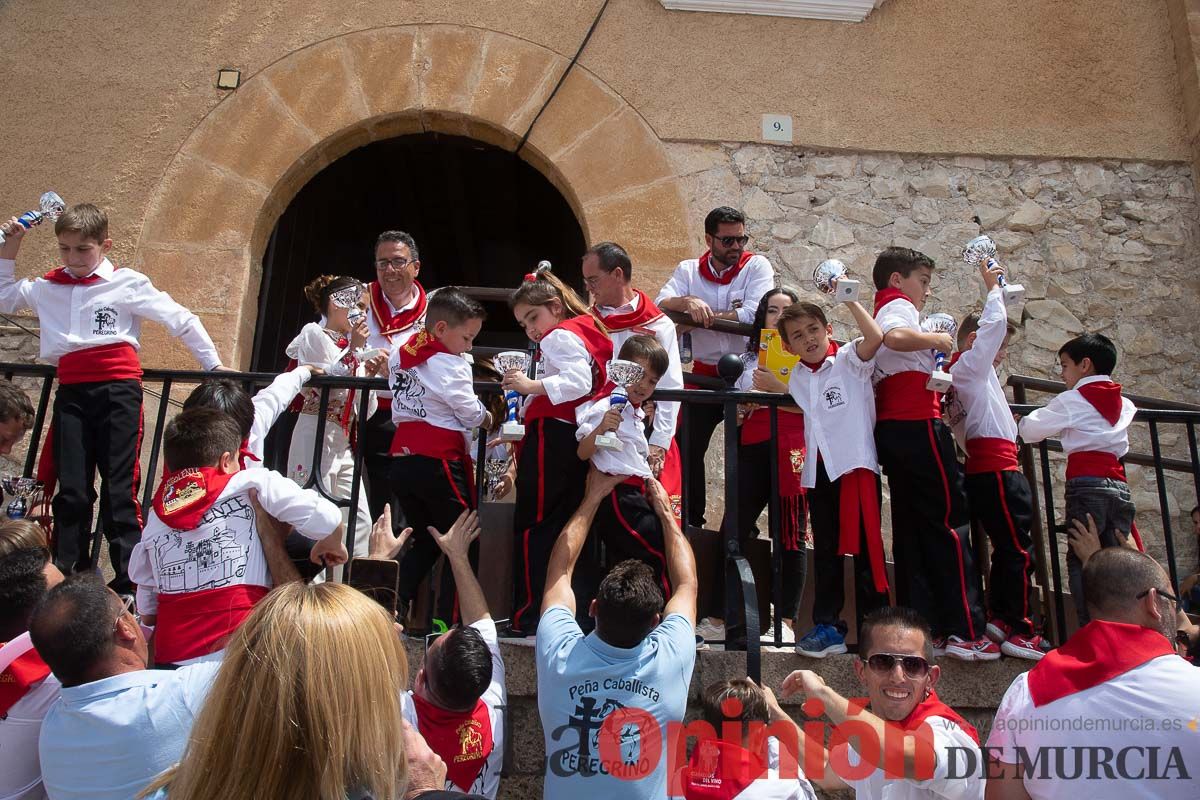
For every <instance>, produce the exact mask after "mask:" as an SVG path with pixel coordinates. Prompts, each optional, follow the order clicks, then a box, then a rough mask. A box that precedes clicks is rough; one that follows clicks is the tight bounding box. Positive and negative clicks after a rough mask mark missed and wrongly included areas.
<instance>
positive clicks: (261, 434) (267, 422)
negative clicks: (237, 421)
mask: <svg viewBox="0 0 1200 800" xmlns="http://www.w3.org/2000/svg"><path fill="white" fill-rule="evenodd" d="M312 376H313V367H309V366H305V365H303V364H301V365H300V366H298V367H296V368H295V369H293V370H290V371H288V372H284V373H281V374H280V375H278V376H276V378H275V380H273V381H271V384H270V385H269V386H266V387H265V388H263V389H261V390H260V391H259V392H257V393H256V394H255V395H254V422H253V423H252V424H251V426H250V441H252V442H253V441H262V440H263V439H265V438H266V436H267V431H269V430H271V426H272V425H274V424H275V420H277V419H279V415H280V414H282V413H283V412H284V409H286V408H287V407H288V406H289V405H291V402H292V400H294V399H295V398H296V395H297V394H299V393H300V390H301V389H303V388H304V384H306V383H308V381H309V379H310V378H312Z"/></svg>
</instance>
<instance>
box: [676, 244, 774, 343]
mask: <svg viewBox="0 0 1200 800" xmlns="http://www.w3.org/2000/svg"><path fill="white" fill-rule="evenodd" d="M729 269H733V267H730V268H729ZM714 271H715V270H714ZM718 274H724V271H723V270H722V271H721V272H720V273H718ZM774 288H775V269H774V268H773V267H772V266H771V262H770V261H768V260H767V259H766V257H765V256H760V255H755V256H753V257H751V258H750V260H749V261H747V262H746V265H745V266H744V267H742V271H741V272H739V273H738V274H737V276H736V277H734V279H733V280H732V281H730V282H729V283H728V284H724V285H722V284H720V283H713V282H712V281H710V280H706V279H705V278H703V277H701V275H700V259H698V258H689V259H687V260H686V261H680V262H679V266H677V267H676V268H675V272H674V273H672V275H671V279H670V280H668V281H667V285H666V286H664V287H663V288H662V291H660V292H659V293H658V299H657V300H655V301H654V302H655V303H656V304H658V305H660V306H661V305H662V302H663V301H664V300H667V299H669V298H672V297H687V296H689V295H691V296H692V297H698V298H700V299H701V300H703V301H704V302H706V303H708V306H709V308H711V309H712V310H713V311H714V312H721V311H735V310H736V311H737V321H738V322H744V323H746V324H747V325H749V324H751V323H753V322H754V314H755V312H756V311H758V302H759V301H760V300H762V297H763V295H764V294H766V293H767V292H769V291H771V290H772V289H774ZM745 349H746V337H745V336H736V335H734V334H732V333H718V332H717V331H711V330H706V329H704V328H695V329H693V330H692V356H693V357H694V358H695V359H696V360H697V361H699V362H701V363H704V364H716V363H717V361H719V360H720V358H721V356H723V355H725V354H726V353H740V352H742V351H743V350H745Z"/></svg>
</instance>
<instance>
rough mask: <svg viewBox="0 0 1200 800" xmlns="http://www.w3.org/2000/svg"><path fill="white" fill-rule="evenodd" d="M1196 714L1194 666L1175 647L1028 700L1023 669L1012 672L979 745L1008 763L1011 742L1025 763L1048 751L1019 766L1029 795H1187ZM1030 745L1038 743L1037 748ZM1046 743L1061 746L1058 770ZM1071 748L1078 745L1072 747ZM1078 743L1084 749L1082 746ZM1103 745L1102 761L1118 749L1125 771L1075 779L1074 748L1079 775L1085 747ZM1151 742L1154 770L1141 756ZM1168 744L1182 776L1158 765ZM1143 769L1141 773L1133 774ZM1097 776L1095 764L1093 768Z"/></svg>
mask: <svg viewBox="0 0 1200 800" xmlns="http://www.w3.org/2000/svg"><path fill="white" fill-rule="evenodd" d="M1197 716H1200V669H1197V668H1196V667H1194V666H1192V665H1191V664H1189V663H1188V662H1187V661H1184V660H1183V659H1182V658H1180V657H1179V656H1176V655H1164V656H1159V657H1158V658H1155V659H1151V660H1150V661H1147V662H1146V663H1145V664H1142V665H1141V666H1139V667H1135V668H1134V669H1131V670H1129V671H1128V672H1125V673H1122V674H1121V675H1118V676H1116V677H1115V678H1111V679H1110V680H1107V681H1105V682H1104V683H1101V684H1099V685H1097V686H1093V687H1091V688H1090V689H1084V690H1083V691H1080V692H1076V693H1074V694H1069V695H1067V696H1066V697H1060V698H1059V699H1057V700H1054V701H1053V702H1050V703H1047V704H1045V705H1043V706H1035V705H1034V704H1033V699H1032V698H1031V697H1030V694H1029V681H1028V673H1022V674H1020V675H1018V676H1017V677H1016V679H1015V680H1013V682H1012V685H1010V686H1009V687H1008V691H1007V692H1005V693H1004V699H1002V700H1001V701H1000V707H999V708H998V709H997V710H996V719H995V722H993V724H992V732H991V735H990V736H989V737H988V741H987V746H988V752H989V754H990V755H991V756H993V757H995V758H997V759H999V760H1000V761H1003V762H1005V763H1008V764H1017V763H1021V759H1020V756H1019V751H1018V750H1017V748H1024V752H1025V754H1026V758H1027V759H1029V761H1027V762H1026V763H1027V764H1030V763H1032V759H1033V758H1035V757H1037V756H1038V755H1039V752H1041V760H1042V761H1043V762H1044V761H1046V760H1047V759H1049V766H1048V767H1047V768H1046V771H1045V779H1044V780H1043V779H1042V774H1043V772H1042V768H1041V767H1040V766H1039V767H1038V768H1036V769H1033V770H1030V769H1026V770H1025V773H1026V774H1025V791H1026V792H1028V793H1029V796H1030V797H1032V798H1033V799H1034V800H1128V798H1155V800H1175V798H1178V800H1184V798H1187V800H1195V798H1196V797H1197V796H1200V783H1198V782H1197V781H1200V734H1197V733H1196V732H1195V731H1193V730H1192V729H1190V728H1189V724H1194V720H1195V719H1196V717H1197ZM1038 748H1045V749H1044V750H1041V751H1039V749H1038ZM1050 748H1066V750H1065V752H1064V753H1063V754H1062V759H1063V770H1062V771H1061V772H1060V771H1059V770H1058V769H1057V767H1056V765H1055V753H1054V751H1053V750H1051V749H1050ZM1077 748H1078V749H1077ZM1084 748H1086V749H1084ZM1098 748H1108V750H1109V751H1110V752H1111V753H1112V754H1113V756H1112V757H1110V759H1109V765H1110V766H1111V767H1112V769H1113V770H1114V772H1115V771H1116V769H1117V761H1118V759H1117V755H1118V754H1120V753H1122V752H1123V753H1124V754H1125V756H1124V761H1125V769H1126V775H1125V778H1124V779H1121V776H1120V774H1119V773H1118V774H1114V777H1113V779H1108V780H1085V779H1084V778H1083V777H1081V778H1079V779H1077V780H1067V779H1066V778H1068V777H1070V776H1071V775H1072V774H1074V771H1075V769H1076V767H1075V759H1076V757H1077V756H1078V755H1079V751H1080V750H1083V752H1082V760H1083V769H1084V773H1083V775H1085V776H1086V775H1087V770H1088V769H1090V759H1091V755H1090V752H1094V751H1096V750H1097V749H1098ZM1151 748H1157V752H1156V753H1155V755H1156V760H1157V767H1156V769H1157V770H1158V772H1157V774H1158V775H1159V776H1160V777H1161V776H1163V775H1167V776H1168V777H1167V778H1166V779H1163V780H1149V778H1151V777H1152V776H1153V775H1154V774H1155V773H1153V772H1152V771H1151V765H1150V762H1149V758H1150V753H1151ZM1172 748H1178V756H1179V758H1180V759H1181V761H1182V764H1183V768H1184V769H1186V770H1187V773H1188V775H1190V777H1191V779H1190V780H1178V779H1177V777H1170V776H1178V775H1179V772H1178V771H1176V770H1172V771H1170V772H1165V770H1166V768H1167V766H1168V764H1169V763H1171V759H1170V754H1171V753H1172ZM1143 770H1144V771H1145V774H1144V777H1142V779H1135V778H1136V776H1137V775H1138V773H1139V772H1141V771H1143ZM1100 775H1101V776H1102V777H1103V776H1104V773H1103V771H1101V772H1100Z"/></svg>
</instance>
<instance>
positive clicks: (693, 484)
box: [654, 206, 775, 527]
mask: <svg viewBox="0 0 1200 800" xmlns="http://www.w3.org/2000/svg"><path fill="white" fill-rule="evenodd" d="M749 241H750V237H749V236H747V235H746V217H745V216H743V214H742V212H740V211H738V210H737V209H735V208H730V207H729V206H721V207H720V208H714V209H713V210H712V211H710V212H709V213H708V216H707V217H705V218H704V242H705V244H707V245H708V250H707V251H706V252H705V253H704V255H702V256H700V257H699V258H689V259H688V260H686V261H681V262H679V266H678V267H676V268H675V272H674V273H673V274H672V275H671V279H670V280H669V281H667V285H666V286H664V287H663V288H662V291H661V292H659V293H658V299H656V300H655V301H654V302H655V303H656V304H657V305H658V307H659V308H661V309H663V310H664V311H678V312H681V313H684V314H687V315H688V316H689V317H691V320H692V322H693V323H695V325H696V327H695V329H694V330H691V331H690V333H689V335H690V336H691V340H692V358H693V361H692V374H693V375H705V376H708V377H716V376H717V361H718V360H720V358H721V356H723V355H725V354H726V353H744V352H746V344H747V339H746V337H745V336H738V335H736V334H731V333H719V332H717V331H713V330H709V328H711V327H712V324H713V322H714V321H716V320H728V321H731V322H742V323H745V324H747V325H749V324H750V323H752V322H754V312H755V311H756V310H757V309H758V301H759V300H761V299H762V296H763V295H764V294H766V293H767V292H769V291H770V290H771V289H774V288H775V269H774V268H773V267H772V266H771V262H770V261H768V260H767V259H766V258H765V257H764V256H760V255H755V254H754V253H751V252H749V251H748V250H746V245H747V244H748V243H749ZM685 357H686V356H685ZM684 387H685V388H688V389H695V388H698V387H697V385H696V384H695V383H692V382H690V381H689V379H688V375H687V373H684ZM721 418H722V411H721V406H719V405H704V404H695V405H693V406H692V407H690V408H686V409H684V411H683V414H682V423H683V427H684V429H685V430H686V435H687V437H688V442H689V444H690V445H691V449H690V450H689V452H688V457H687V461H686V463H685V464H684V465H683V474H684V478H683V485H684V486H686V487H688V491H689V492H690V495H689V498H688V510H689V513H688V519H687V520H686V522H687V524H688V525H696V526H701V527H702V526H703V525H704V505H705V502H706V499H707V493H706V491H705V485H704V454H705V453H706V452H707V451H708V443H709V440H710V439H711V438H712V433H713V430H715V429H716V427H717V424H718V423H719V422H720V421H721Z"/></svg>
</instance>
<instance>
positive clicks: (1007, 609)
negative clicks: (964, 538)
mask: <svg viewBox="0 0 1200 800" xmlns="http://www.w3.org/2000/svg"><path fill="white" fill-rule="evenodd" d="M966 486H967V498H968V499H969V500H970V501H971V520H972V521H973V522H976V523H978V524H979V526H980V527H981V528H983V530H984V532H985V533H986V534H987V537H988V541H990V542H991V543H992V569H991V574H990V577H989V579H988V595H989V596H988V607H989V610H990V611H991V615H992V616H993V617H997V618H999V619H1000V620H1001V621H1003V622H1004V623H1006V624H1008V625H1010V626H1011V627H1012V629H1013V633H1017V634H1020V635H1021V636H1029V635H1031V634H1032V633H1033V611H1032V608H1033V568H1034V560H1033V559H1034V552H1033V538H1032V537H1031V536H1030V535H1029V528H1030V526H1031V525H1032V524H1033V496H1032V493H1031V492H1030V489H1029V481H1027V480H1025V475H1024V474H1023V473H1021V472H1020V471H1019V470H1005V471H1004V472H981V473H978V474H975V475H967V476H966Z"/></svg>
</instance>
